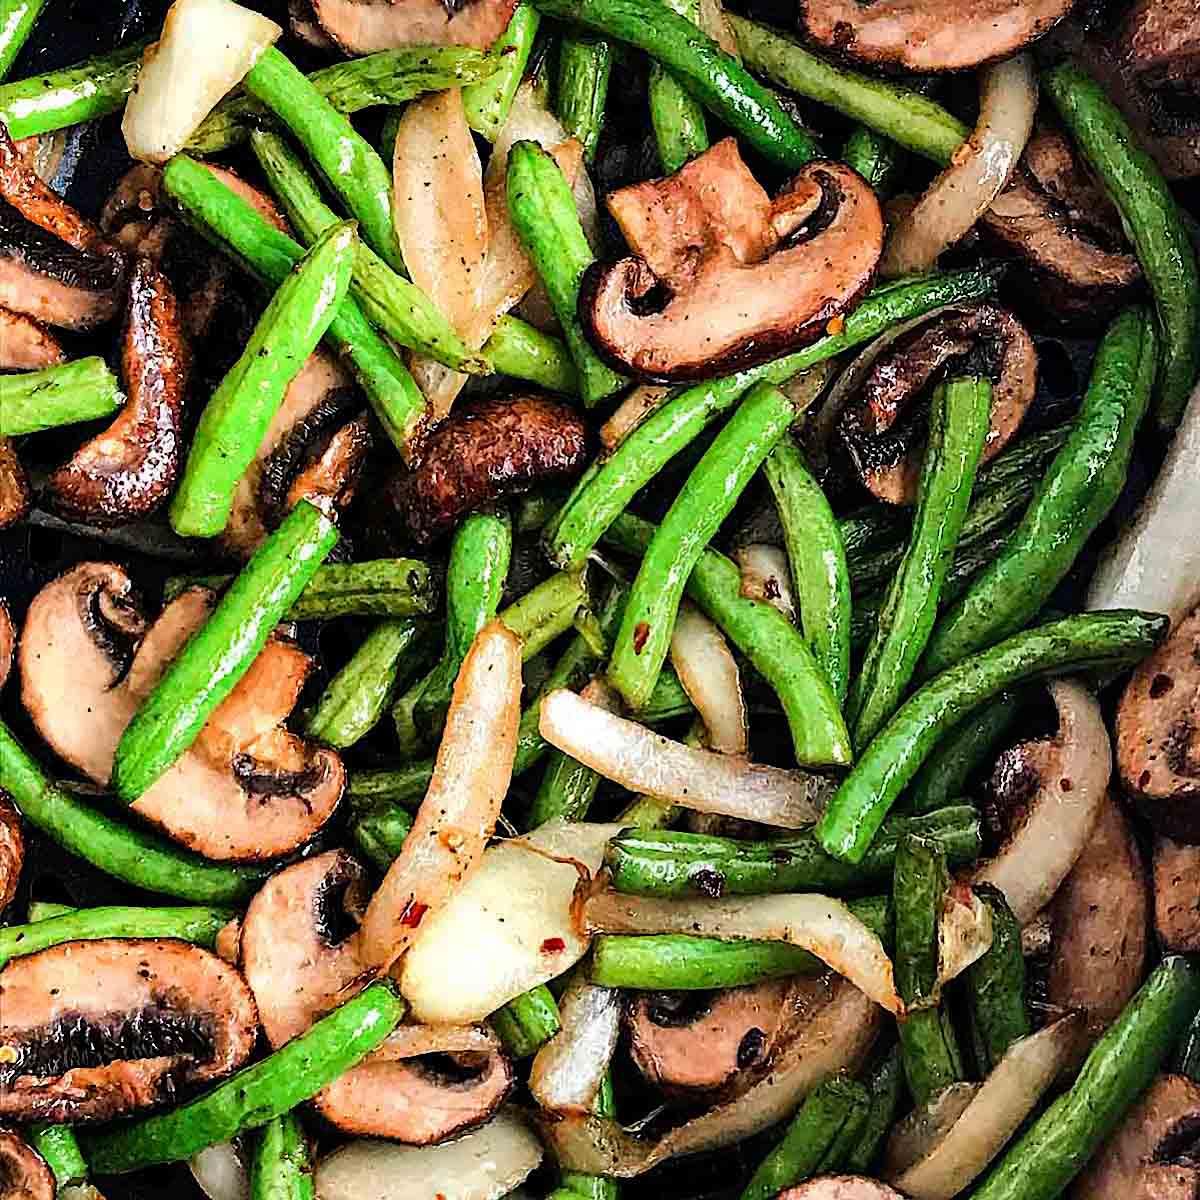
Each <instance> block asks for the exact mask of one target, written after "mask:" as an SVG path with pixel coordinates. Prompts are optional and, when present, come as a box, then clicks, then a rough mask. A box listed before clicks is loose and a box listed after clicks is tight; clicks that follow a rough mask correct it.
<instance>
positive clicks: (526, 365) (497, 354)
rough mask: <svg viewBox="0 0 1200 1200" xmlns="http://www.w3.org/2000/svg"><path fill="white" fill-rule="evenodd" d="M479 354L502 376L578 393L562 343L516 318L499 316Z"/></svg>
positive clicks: (571, 365)
mask: <svg viewBox="0 0 1200 1200" xmlns="http://www.w3.org/2000/svg"><path fill="white" fill-rule="evenodd" d="M480 354H481V355H482V356H483V358H484V359H485V360H486V361H487V362H489V363H491V366H492V370H493V371H496V372H498V373H499V374H501V375H508V376H510V377H511V378H513V379H523V380H525V381H526V382H527V383H536V384H537V385H538V387H542V388H545V389H546V390H547V391H548V392H562V393H563V394H564V395H568V396H574V395H577V394H578V392H579V373H578V372H577V371H576V370H575V363H574V362H573V361H572V359H571V354H570V351H569V350H568V349H567V347H566V346H565V345H564V343H563V342H562V340H561V339H559V338H556V337H554V336H553V335H552V334H549V333H543V332H542V331H541V330H540V329H535V328H534V327H533V326H532V325H530V324H528V323H527V322H525V321H522V320H519V319H518V318H517V317H514V316H511V315H510V316H504V317H501V318H500V320H499V321H497V322H496V327H495V329H493V330H492V336H491V337H490V338H488V340H487V341H486V342H485V343H484V346H483V349H482V350H481V351H480Z"/></svg>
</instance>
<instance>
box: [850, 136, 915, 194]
mask: <svg viewBox="0 0 1200 1200" xmlns="http://www.w3.org/2000/svg"><path fill="white" fill-rule="evenodd" d="M905 157H906V156H905V152H904V148H903V147H902V146H900V145H898V144H897V143H896V142H893V141H892V140H891V138H886V137H884V136H883V134H881V133H876V132H875V130H874V129H871V128H870V127H868V126H866V125H857V126H855V128H854V129H853V130H852V131H851V132H850V136H849V137H847V138H846V141H845V143H844V144H843V146H842V162H844V163H845V164H846V166H848V167H852V168H853V169H854V170H855V171H857V172H858V173H859V174H860V175H861V176H862V177H863V178H864V179H865V180H866V181H867V183H868V184H870V186H871V187H872V188H873V189H874V191H875V194H876V195H877V196H878V197H879V198H880V199H881V200H886V199H887V198H888V197H889V196H890V195H891V193H892V191H893V185H894V184H895V180H896V176H897V175H898V174H899V173H900V168H901V167H902V166H903V165H904V161H905Z"/></svg>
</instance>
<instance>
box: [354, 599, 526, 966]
mask: <svg viewBox="0 0 1200 1200" xmlns="http://www.w3.org/2000/svg"><path fill="white" fill-rule="evenodd" d="M520 702H521V643H520V640H519V639H518V638H517V637H515V636H514V635H513V634H512V633H511V632H510V631H509V630H508V629H507V628H506V627H505V626H504V625H503V624H502V623H501V622H500V621H493V622H491V624H489V625H486V626H484V628H483V629H481V630H480V631H479V634H478V636H477V637H476V638H475V641H474V643H473V644H472V646H471V649H470V650H469V651H468V652H467V656H466V658H465V659H464V660H463V665H462V668H461V669H460V670H459V673H458V679H457V680H456V681H455V684H454V698H453V699H452V700H451V702H450V710H449V712H448V713H447V714H446V727H445V732H444V733H443V734H442V741H441V745H440V746H439V747H438V753H437V761H436V763H435V764H434V768H433V778H432V779H431V780H430V781H429V789H428V791H427V792H426V793H425V799H424V800H422V801H421V807H420V808H419V809H418V810H417V816H416V819H415V821H414V822H413V827H412V832H411V833H410V834H409V835H408V837H407V838H406V839H405V841H404V847H403V849H402V850H401V851H400V854H399V856H398V857H397V859H396V861H395V862H393V863H392V865H391V867H389V868H388V873H387V875H386V876H385V877H384V880H383V883H382V884H380V886H379V890H378V891H377V892H376V893H375V894H374V895H373V896H372V897H371V902H370V904H369V905H368V906H367V913H366V917H365V918H364V920H363V923H362V929H361V931H360V955H361V957H362V960H363V962H364V964H365V965H367V966H369V967H371V968H374V969H376V970H379V971H387V970H389V969H390V968H391V966H392V964H393V963H395V962H396V960H397V959H398V958H400V957H401V956H402V955H403V954H404V952H405V950H406V949H407V948H408V947H409V945H410V944H411V943H412V941H413V939H414V938H416V937H417V934H418V930H419V929H420V928H422V926H423V925H424V924H425V922H426V921H427V920H428V918H429V916H430V915H431V913H436V912H437V910H438V909H440V908H441V907H442V906H443V905H444V904H445V903H446V901H447V900H448V899H449V898H450V897H451V896H452V895H453V894H454V892H455V890H456V889H459V888H461V887H462V885H463V881H464V880H466V879H468V878H469V876H470V874H471V872H472V871H473V870H474V869H475V867H476V866H477V865H478V863H479V859H480V856H481V855H482V854H483V850H484V847H485V846H486V845H487V840H488V838H490V837H491V836H492V832H493V830H494V829H495V827H496V818H497V817H498V816H499V815H500V805H501V803H502V802H503V800H504V797H505V794H506V793H507V792H508V785H509V782H510V781H511V779H512V765H513V756H514V755H515V753H516V747H517V722H518V721H519V720H520V715H521V708H520Z"/></svg>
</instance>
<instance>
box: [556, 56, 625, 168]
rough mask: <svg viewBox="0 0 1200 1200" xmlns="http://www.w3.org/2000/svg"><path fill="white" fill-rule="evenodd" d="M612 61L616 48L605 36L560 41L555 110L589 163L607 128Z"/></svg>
mask: <svg viewBox="0 0 1200 1200" xmlns="http://www.w3.org/2000/svg"><path fill="white" fill-rule="evenodd" d="M612 60H613V51H612V47H611V46H610V45H609V44H608V43H607V42H606V41H604V40H603V39H597V38H576V37H564V38H563V39H562V41H561V42H560V43H559V47H558V81H557V85H556V87H555V91H554V111H555V112H556V113H557V114H558V119H559V120H560V121H561V122H562V125H563V128H564V129H565V130H566V131H567V133H568V135H569V136H571V137H573V138H575V140H576V141H577V142H579V144H580V145H581V146H582V147H583V154H584V158H585V159H586V160H587V161H588V162H591V161H592V159H594V158H595V156H596V144H597V143H598V142H599V140H600V131H601V130H602V129H603V128H604V107H605V105H606V104H607V102H608V81H609V76H610V75H611V74H612Z"/></svg>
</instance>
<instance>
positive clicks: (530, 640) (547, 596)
mask: <svg viewBox="0 0 1200 1200" xmlns="http://www.w3.org/2000/svg"><path fill="white" fill-rule="evenodd" d="M587 602H588V597H587V590H586V589H585V588H584V586H583V581H582V579H581V578H580V577H579V576H578V575H572V574H570V573H569V572H567V571H557V572H555V574H553V575H551V576H549V577H548V578H546V579H543V580H542V582H541V583H539V584H538V585H537V587H533V588H530V589H529V591H527V592H526V593H525V595H523V596H522V597H521V598H520V599H519V600H514V601H513V602H512V604H510V605H509V606H508V607H507V608H503V609H501V610H500V612H499V614H498V616H499V619H500V620H501V621H503V622H504V624H505V625H507V626H508V628H509V629H510V630H511V631H512V632H513V633H515V634H516V635H517V637H519V638H520V639H521V659H522V661H523V662H528V661H529V660H530V659H531V658H533V657H534V655H536V654H540V653H541V652H542V651H543V650H545V648H546V647H547V646H549V645H550V643H551V642H553V641H554V640H555V638H558V637H561V636H562V635H563V634H564V633H566V632H567V630H568V629H570V628H571V627H572V626H573V625H574V624H575V618H576V615H577V614H578V613H579V611H580V610H581V609H582V608H585V607H586V606H587ZM584 640H585V641H586V640H587V639H586V638H585V639H584Z"/></svg>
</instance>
